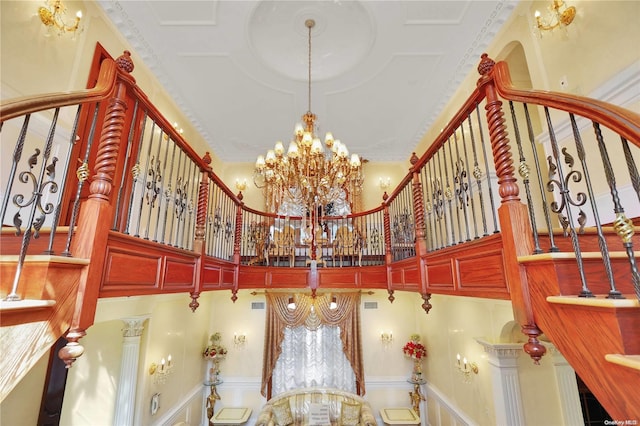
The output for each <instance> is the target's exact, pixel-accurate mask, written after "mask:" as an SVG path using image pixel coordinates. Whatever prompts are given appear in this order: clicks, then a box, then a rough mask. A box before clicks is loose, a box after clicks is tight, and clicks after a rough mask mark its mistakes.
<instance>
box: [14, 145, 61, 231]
mask: <svg viewBox="0 0 640 426" xmlns="http://www.w3.org/2000/svg"><path fill="white" fill-rule="evenodd" d="M40 153H41V151H40V150H39V149H38V148H36V149H35V150H34V154H33V155H31V156H30V157H29V159H28V160H27V165H28V166H29V170H28V171H23V172H21V173H20V174H19V175H18V180H19V181H20V182H22V183H24V184H31V187H32V190H31V196H29V198H27V197H25V195H24V194H15V195H14V196H13V199H12V201H13V204H14V205H15V206H16V207H18V211H17V212H16V214H15V215H14V216H13V226H14V228H15V229H16V233H15V235H16V236H19V235H21V234H22V224H23V221H22V218H21V216H20V212H21V211H22V209H23V208H25V207H29V206H34V208H35V209H37V211H38V212H39V213H40V215H39V216H38V217H36V218H34V219H31V218H30V219H29V220H30V221H31V223H29V224H27V225H28V228H31V227H33V229H34V230H35V232H34V234H33V238H38V237H39V236H40V229H41V228H42V225H43V224H44V221H45V218H46V216H47V215H48V214H51V213H52V212H53V211H54V209H55V206H54V205H53V203H46V204H44V205H43V204H42V196H43V195H44V194H45V193H47V192H48V193H50V194H55V193H56V192H58V184H57V183H56V182H55V181H54V178H55V175H56V163H57V162H58V158H57V157H53V158H52V159H51V163H49V164H48V165H44V167H45V171H46V175H47V178H46V179H44V176H41V178H43V179H42V180H41V181H39V178H38V177H37V176H36V175H35V174H33V173H32V170H33V168H34V167H35V166H36V165H37V164H38V161H39V157H40Z"/></svg>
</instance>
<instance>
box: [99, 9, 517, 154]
mask: <svg viewBox="0 0 640 426" xmlns="http://www.w3.org/2000/svg"><path fill="white" fill-rule="evenodd" d="M99 4H100V5H101V6H102V8H103V9H104V10H105V12H106V14H107V16H108V17H109V18H110V19H111V20H112V21H113V23H114V24H115V25H116V26H117V28H118V29H119V30H120V32H121V33H122V34H123V35H124V36H125V37H126V38H127V39H128V40H129V42H130V43H131V45H132V47H133V48H134V49H135V50H136V52H137V53H138V54H139V55H140V56H141V57H142V59H143V61H144V62H145V63H146V64H147V65H148V66H149V67H150V68H151V69H152V71H153V72H154V73H155V74H156V75H157V77H158V78H159V80H160V82H161V83H162V84H163V85H164V86H165V88H166V90H167V91H168V93H169V94H170V95H171V96H172V97H173V98H174V99H175V100H176V102H177V104H178V105H179V106H180V108H181V109H182V110H183V112H184V114H185V115H186V116H187V117H188V119H189V120H191V121H192V123H193V125H194V126H195V127H196V129H198V130H199V131H200V132H201V133H202V135H203V136H204V137H205V139H206V140H207V141H208V143H209V144H210V146H211V149H212V151H213V152H215V153H216V154H217V155H218V156H219V157H220V158H221V159H222V160H223V161H251V162H253V161H254V160H255V158H256V156H257V155H258V154H263V153H264V152H266V150H267V149H269V148H271V147H273V144H274V143H275V142H276V141H277V140H282V141H283V142H284V143H285V146H286V145H287V143H288V141H289V140H290V139H291V135H292V133H293V126H294V124H295V123H296V122H299V121H300V117H301V116H302V114H304V113H305V112H306V111H307V109H308V103H309V96H308V87H307V84H308V74H307V73H308V63H307V61H308V39H307V37H308V32H307V28H306V27H305V25H304V22H305V20H306V19H309V18H312V19H314V20H315V21H316V26H315V27H314V28H313V30H312V59H311V61H312V65H311V80H312V84H311V110H312V112H313V113H315V114H316V115H317V116H318V121H317V124H318V127H319V133H320V134H324V132H326V131H331V132H332V133H333V135H334V137H336V138H338V139H341V140H342V142H344V143H346V144H347V146H348V147H349V149H350V150H351V152H355V153H359V154H361V155H362V156H363V157H364V158H367V159H369V160H373V161H402V160H406V159H407V158H408V157H409V156H410V154H411V152H412V150H413V149H414V148H415V146H416V144H417V143H418V142H419V141H420V139H421V137H422V135H423V134H424V132H425V131H426V130H427V129H428V128H429V126H430V125H431V124H432V122H433V121H434V119H435V118H436V117H437V115H438V113H439V112H440V111H441V109H442V108H443V107H444V105H445V104H446V102H447V100H448V99H449V98H450V97H451V96H452V95H453V93H454V90H455V89H456V88H457V87H458V86H459V84H460V82H461V81H462V79H463V78H464V77H465V76H466V75H467V74H468V73H469V72H470V71H471V70H472V69H474V67H475V66H476V65H477V63H478V60H479V57H480V55H481V54H482V52H483V50H484V49H486V47H487V46H488V44H489V43H490V42H491V40H492V38H493V36H494V35H495V33H496V32H497V31H498V29H499V28H500V27H501V26H502V25H503V24H504V22H505V21H506V20H507V19H508V17H509V15H510V14H511V13H512V11H513V9H514V7H515V2H511V1H505V0H470V1H469V0H467V1H461V0H460V1H431V0H426V1H419V0H413V1H391V0H386V1H344V0H332V1H329V0H327V1H267V0H264V1H240V0H235V1H211V0H196V1H168V0H161V1H148V0H139V1H134V0H126V1H125V0H120V1H106V0H101V1H100V2H99ZM169 119H171V117H169Z"/></svg>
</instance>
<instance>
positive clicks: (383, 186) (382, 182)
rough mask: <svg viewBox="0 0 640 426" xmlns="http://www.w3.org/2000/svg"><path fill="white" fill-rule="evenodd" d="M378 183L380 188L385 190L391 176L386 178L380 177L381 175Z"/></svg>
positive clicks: (389, 183)
mask: <svg viewBox="0 0 640 426" xmlns="http://www.w3.org/2000/svg"><path fill="white" fill-rule="evenodd" d="M378 185H379V186H380V189H382V190H386V189H387V188H389V186H390V185H391V178H390V177H386V178H382V177H381V178H380V180H379V181H378Z"/></svg>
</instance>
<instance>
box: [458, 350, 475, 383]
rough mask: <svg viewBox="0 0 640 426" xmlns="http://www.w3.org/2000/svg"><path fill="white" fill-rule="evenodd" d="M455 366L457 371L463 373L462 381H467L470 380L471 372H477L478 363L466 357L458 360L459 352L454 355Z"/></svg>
mask: <svg viewBox="0 0 640 426" xmlns="http://www.w3.org/2000/svg"><path fill="white" fill-rule="evenodd" d="M456 364H457V365H456V367H457V368H458V371H459V372H460V373H462V374H463V375H464V381H465V382H469V381H470V380H471V373H473V374H478V365H477V364H476V363H475V362H469V361H467V358H462V362H461V361H460V354H457V355H456Z"/></svg>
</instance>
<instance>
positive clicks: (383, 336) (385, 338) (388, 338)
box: [380, 331, 393, 346]
mask: <svg viewBox="0 0 640 426" xmlns="http://www.w3.org/2000/svg"><path fill="white" fill-rule="evenodd" d="M380 340H381V341H382V344H383V345H384V346H389V345H390V344H391V343H392V342H393V333H392V332H391V331H381V332H380Z"/></svg>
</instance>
